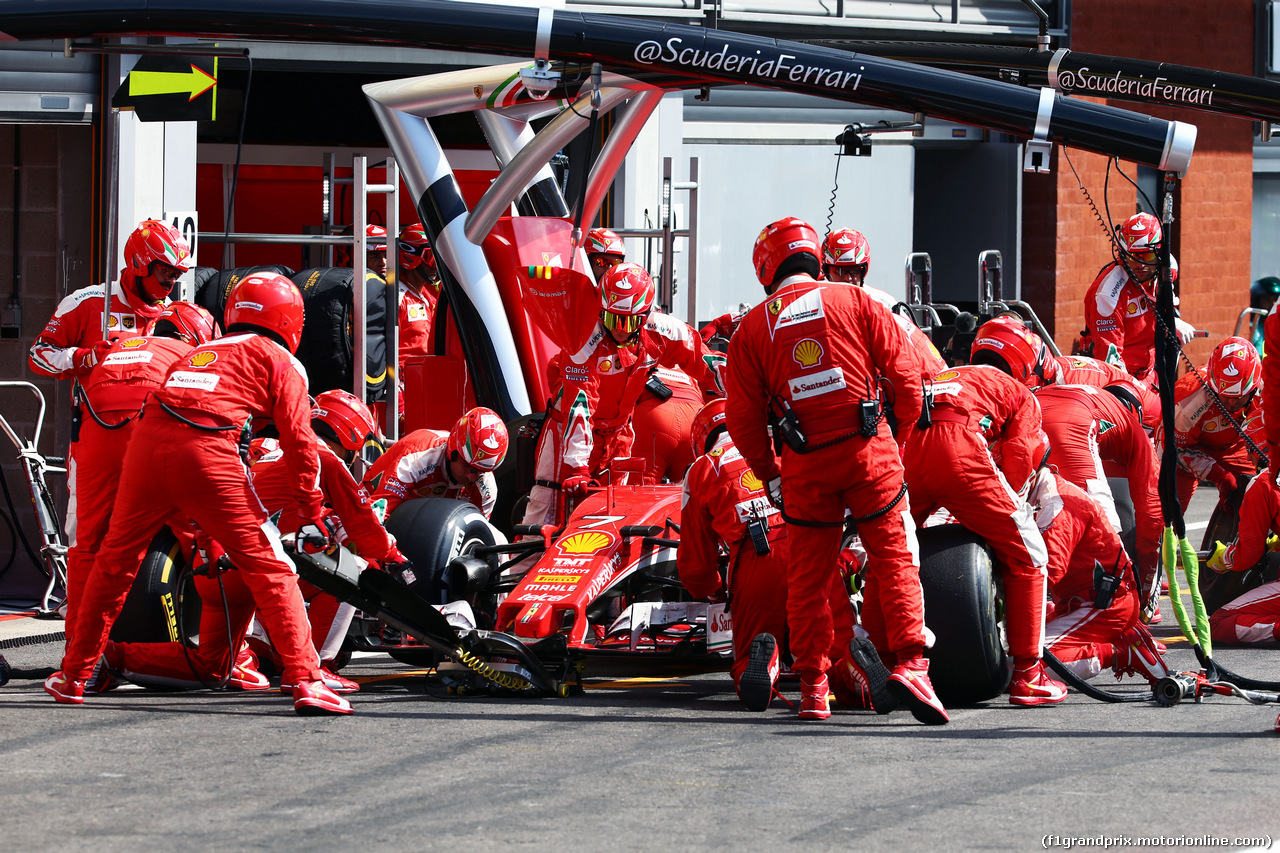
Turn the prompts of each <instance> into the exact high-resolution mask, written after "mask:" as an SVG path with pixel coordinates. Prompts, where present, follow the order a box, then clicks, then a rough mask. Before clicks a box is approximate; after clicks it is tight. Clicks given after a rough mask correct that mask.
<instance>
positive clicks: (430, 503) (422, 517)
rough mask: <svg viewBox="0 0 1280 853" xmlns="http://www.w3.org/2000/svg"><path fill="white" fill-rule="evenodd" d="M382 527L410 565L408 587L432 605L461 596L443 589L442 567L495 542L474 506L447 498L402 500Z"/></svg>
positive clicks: (485, 522) (483, 519)
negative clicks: (410, 578)
mask: <svg viewBox="0 0 1280 853" xmlns="http://www.w3.org/2000/svg"><path fill="white" fill-rule="evenodd" d="M386 526H387V530H388V531H390V533H391V535H392V536H394V537H396V544H397V545H399V547H400V551H401V552H402V553H403V554H404V555H405V556H406V557H408V558H409V561H410V562H412V563H413V571H414V574H415V575H416V576H417V580H416V581H415V582H414V583H412V584H410V586H411V587H412V588H413V589H414V591H416V592H417V593H418V594H419V595H421V596H422V597H423V598H425V599H426V600H427V601H429V602H431V603H432V604H447V603H448V602H450V601H455V600H457V599H459V598H461V597H462V596H461V594H457V595H451V593H450V590H448V589H447V588H446V587H445V583H444V579H443V574H444V567H445V566H447V565H448V564H449V561H450V560H452V559H453V558H454V557H457V556H460V555H462V554H467V553H470V552H471V550H472V549H474V548H476V547H478V546H481V545H494V544H496V543H497V542H498V541H499V537H498V533H497V531H496V530H495V529H494V528H493V526H492V525H491V524H489V522H488V521H487V520H486V519H485V517H484V515H482V514H481V512H480V510H478V509H476V507H475V505H474V504H472V503H470V502H468V501H456V500H451V499H449V498H417V499H416V500H411V501H405V502H404V503H402V504H400V506H398V507H396V510H395V512H393V513H391V516H390V517H389V518H388V519H387V524H386ZM490 563H491V564H492V565H496V558H490Z"/></svg>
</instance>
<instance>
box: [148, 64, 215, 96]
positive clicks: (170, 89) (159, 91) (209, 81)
mask: <svg viewBox="0 0 1280 853" xmlns="http://www.w3.org/2000/svg"><path fill="white" fill-rule="evenodd" d="M217 82H218V79H217V78H216V77H211V76H210V75H209V74H208V73H207V72H205V71H203V70H201V69H199V68H197V67H196V66H194V65H192V66H191V70H190V71H132V72H130V74H129V96H130V97H140V96H143V95H177V94H181V93H189V94H190V97H189V98H187V100H188V101H194V100H195V99H196V98H198V97H200V96H201V95H203V94H204V93H205V92H207V91H209V89H210V88H211V87H213V86H214V85H216V84H217Z"/></svg>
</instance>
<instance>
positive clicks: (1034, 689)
mask: <svg viewBox="0 0 1280 853" xmlns="http://www.w3.org/2000/svg"><path fill="white" fill-rule="evenodd" d="M1066 698H1067V685H1065V684H1063V683H1062V682H1060V681H1054V680H1053V679H1052V678H1050V677H1049V673H1047V672H1045V669H1044V661H1042V660H1038V659H1037V660H1036V662H1035V663H1034V664H1033V665H1031V666H1028V667H1025V668H1018V667H1015V668H1014V670H1013V681H1012V682H1011V683H1010V684H1009V704H1010V705H1056V704H1058V703H1059V702H1061V701H1063V700H1064V699H1066Z"/></svg>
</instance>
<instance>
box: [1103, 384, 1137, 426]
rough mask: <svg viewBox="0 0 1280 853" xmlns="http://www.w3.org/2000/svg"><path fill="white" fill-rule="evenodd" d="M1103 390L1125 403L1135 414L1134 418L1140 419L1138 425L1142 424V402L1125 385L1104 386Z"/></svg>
mask: <svg viewBox="0 0 1280 853" xmlns="http://www.w3.org/2000/svg"><path fill="white" fill-rule="evenodd" d="M1102 390H1103V391H1106V392H1108V393H1110V394H1111V395H1112V396H1113V397H1115V398H1116V399H1117V400H1119V401H1120V402H1121V403H1123V404H1124V407H1125V408H1126V409H1128V410H1129V411H1131V412H1133V414H1134V417H1136V418H1137V419H1138V423H1142V401H1141V400H1139V399H1138V395H1137V394H1135V393H1133V392H1132V391H1130V390H1129V389H1128V388H1126V387H1124V386H1123V385H1103V386H1102Z"/></svg>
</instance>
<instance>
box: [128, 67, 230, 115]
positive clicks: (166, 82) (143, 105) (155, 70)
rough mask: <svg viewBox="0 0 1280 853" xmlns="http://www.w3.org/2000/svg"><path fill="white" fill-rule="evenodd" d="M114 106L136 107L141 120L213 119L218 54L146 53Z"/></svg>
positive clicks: (216, 101)
mask: <svg viewBox="0 0 1280 853" xmlns="http://www.w3.org/2000/svg"><path fill="white" fill-rule="evenodd" d="M111 106H113V107H117V108H119V109H122V110H133V111H134V112H135V113H136V114H137V116H138V119H139V120H140V121H212V120H213V119H215V118H217V108H218V58H217V57H215V56H198V57H197V56H191V57H188V56H156V55H147V56H143V57H142V58H141V59H139V60H138V64H137V65H135V66H133V70H132V71H130V72H129V76H127V77H126V78H125V79H124V82H123V83H121V84H120V88H119V89H117V90H116V93H115V96H114V97H112V99H111Z"/></svg>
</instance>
